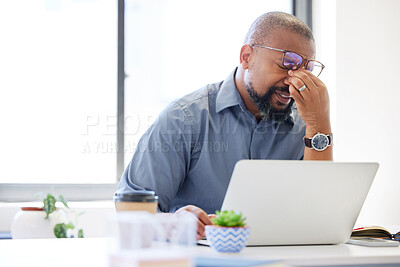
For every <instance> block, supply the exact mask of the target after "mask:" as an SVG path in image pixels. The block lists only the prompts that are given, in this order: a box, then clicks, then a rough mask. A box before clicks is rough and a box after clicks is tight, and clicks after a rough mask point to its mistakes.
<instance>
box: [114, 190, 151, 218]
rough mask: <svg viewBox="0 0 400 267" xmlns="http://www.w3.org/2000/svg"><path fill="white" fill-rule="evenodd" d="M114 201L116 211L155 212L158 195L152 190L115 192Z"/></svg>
mask: <svg viewBox="0 0 400 267" xmlns="http://www.w3.org/2000/svg"><path fill="white" fill-rule="evenodd" d="M114 201H115V208H116V209H117V211H147V212H150V213H156V212H157V205H158V196H156V195H155V193H154V192H153V191H134V192H126V193H123V192H120V193H118V192H117V193H115V195H114Z"/></svg>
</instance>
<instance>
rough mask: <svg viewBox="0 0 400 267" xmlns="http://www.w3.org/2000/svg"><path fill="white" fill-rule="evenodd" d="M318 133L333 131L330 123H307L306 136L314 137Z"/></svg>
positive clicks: (326, 133)
mask: <svg viewBox="0 0 400 267" xmlns="http://www.w3.org/2000/svg"><path fill="white" fill-rule="evenodd" d="M317 133H323V134H325V135H328V134H330V133H332V129H331V126H330V124H328V125H312V126H309V125H306V132H305V137H306V138H312V137H313V136H314V135H316V134H317Z"/></svg>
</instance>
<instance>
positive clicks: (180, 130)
mask: <svg viewBox="0 0 400 267" xmlns="http://www.w3.org/2000/svg"><path fill="white" fill-rule="evenodd" d="M234 75H235V71H233V72H232V73H231V74H230V75H229V76H228V77H227V78H226V79H225V80H224V81H222V82H219V83H215V84H210V85H207V86H205V87H203V88H201V89H199V90H197V91H195V92H193V93H191V94H188V95H186V96H184V97H182V98H181V99H179V100H177V101H174V102H172V103H171V104H170V105H169V106H168V107H167V108H165V109H164V111H162V112H161V114H160V115H159V117H158V118H157V120H156V121H155V123H154V124H153V125H152V126H151V127H150V128H149V129H148V130H147V132H146V133H145V134H144V135H143V136H142V137H141V139H140V141H139V144H138V146H137V148H136V150H135V153H134V155H133V158H132V160H131V162H130V163H129V165H128V167H127V168H126V170H125V172H124V174H123V175H122V177H121V181H120V184H119V187H118V192H127V191H128V192H129V191H132V190H153V191H155V192H156V195H157V196H158V197H159V210H160V211H162V212H174V211H175V210H177V209H179V208H180V207H183V206H185V205H189V204H192V205H195V206H198V207H200V208H202V209H203V210H205V211H206V212H207V213H214V212H215V210H218V209H220V208H221V206H222V202H223V200H224V197H225V193H226V190H227V187H228V184H229V180H230V178H231V174H232V171H233V167H234V166H235V163H236V162H237V161H239V160H241V159H280V160H283V159H289V160H300V159H302V158H303V153H304V142H303V140H302V139H303V137H304V133H305V124H304V122H303V121H302V119H301V118H300V116H299V115H298V113H297V109H296V107H295V105H294V106H293V108H292V114H291V116H290V118H289V119H288V120H287V121H285V122H280V123H279V122H276V121H273V120H272V121H264V120H261V121H260V122H259V123H257V120H256V118H255V117H254V115H253V114H252V113H251V112H250V111H249V110H247V109H246V107H245V105H244V103H243V101H242V99H241V97H240V94H239V92H238V90H237V88H236V85H235V82H234ZM282 171H284V170H282ZM254 186H257V185H254Z"/></svg>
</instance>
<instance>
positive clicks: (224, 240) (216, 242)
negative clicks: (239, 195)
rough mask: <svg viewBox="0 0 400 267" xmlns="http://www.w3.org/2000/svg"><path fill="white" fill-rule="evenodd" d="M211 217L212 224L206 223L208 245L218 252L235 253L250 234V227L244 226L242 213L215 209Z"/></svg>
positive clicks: (242, 246) (245, 243)
mask: <svg viewBox="0 0 400 267" xmlns="http://www.w3.org/2000/svg"><path fill="white" fill-rule="evenodd" d="M215 214H216V217H215V218H211V221H212V222H213V223H214V225H206V227H205V229H206V237H207V240H208V243H209V244H210V246H211V247H212V248H213V249H215V250H216V251H218V252H224V253H237V252H240V251H241V250H242V249H243V248H244V247H245V246H246V245H247V241H248V239H249V236H250V228H249V227H247V226H246V223H245V220H246V218H245V217H243V215H242V213H240V212H234V211H233V210H231V211H227V210H224V211H216V212H215Z"/></svg>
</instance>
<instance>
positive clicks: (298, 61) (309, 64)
mask: <svg viewBox="0 0 400 267" xmlns="http://www.w3.org/2000/svg"><path fill="white" fill-rule="evenodd" d="M255 46H257V47H262V48H267V49H271V50H275V51H279V52H283V56H282V65H283V66H284V67H285V68H286V69H289V70H298V69H299V68H300V67H301V66H303V64H304V62H305V63H306V65H305V66H306V67H305V69H306V70H308V71H309V72H311V73H312V74H314V75H315V76H316V77H318V76H319V75H320V74H321V72H322V70H323V69H324V68H325V66H324V64H322V63H321V62H319V61H316V60H308V59H305V58H303V57H302V56H301V55H299V54H297V53H295V52H292V51H287V50H282V49H278V48H273V47H269V46H262V45H251V47H255Z"/></svg>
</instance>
